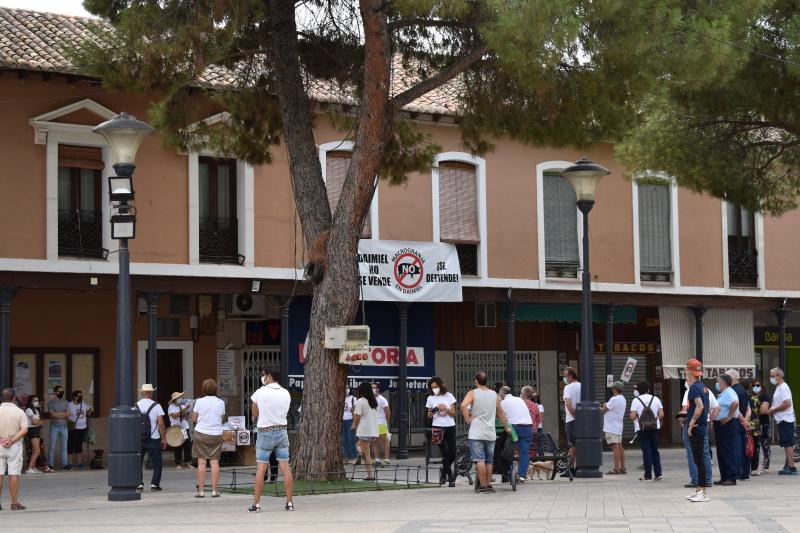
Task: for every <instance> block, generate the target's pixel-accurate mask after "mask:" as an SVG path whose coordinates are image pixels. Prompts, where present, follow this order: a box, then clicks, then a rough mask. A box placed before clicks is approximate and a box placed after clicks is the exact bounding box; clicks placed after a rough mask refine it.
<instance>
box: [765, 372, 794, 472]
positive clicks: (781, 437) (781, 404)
mask: <svg viewBox="0 0 800 533" xmlns="http://www.w3.org/2000/svg"><path fill="white" fill-rule="evenodd" d="M769 382H770V383H772V384H773V385H775V386H776V387H775V392H774V393H773V394H772V407H771V408H770V410H769V414H771V415H772V416H774V417H775V423H776V425H777V426H778V444H780V445H781V447H782V448H783V450H784V452H785V453H786V463H785V464H784V466H783V470H781V471H779V472H778V474H779V475H781V476H796V475H797V467H796V466H795V465H794V422H795V419H794V405H793V404H792V389H790V388H789V385H787V383H786V381H785V380H784V379H783V370H781V369H780V368H773V369H772V370H770V371H769Z"/></svg>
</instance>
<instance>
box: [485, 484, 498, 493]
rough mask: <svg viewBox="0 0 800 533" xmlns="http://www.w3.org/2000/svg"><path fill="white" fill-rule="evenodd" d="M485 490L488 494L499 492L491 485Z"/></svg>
mask: <svg viewBox="0 0 800 533" xmlns="http://www.w3.org/2000/svg"><path fill="white" fill-rule="evenodd" d="M484 488H485V489H486V492H497V491H496V490H494V487H492V486H491V485H489V486H488V487H484Z"/></svg>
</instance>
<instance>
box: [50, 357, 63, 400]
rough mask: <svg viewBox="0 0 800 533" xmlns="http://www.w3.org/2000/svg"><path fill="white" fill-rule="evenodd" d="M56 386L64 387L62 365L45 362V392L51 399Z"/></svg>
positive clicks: (51, 361)
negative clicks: (48, 393)
mask: <svg viewBox="0 0 800 533" xmlns="http://www.w3.org/2000/svg"><path fill="white" fill-rule="evenodd" d="M58 385H61V386H64V363H63V362H61V361H53V360H50V361H48V362H47V390H48V391H49V392H50V396H51V399H52V398H53V397H54V396H53V389H54V388H56V387H57V386H58Z"/></svg>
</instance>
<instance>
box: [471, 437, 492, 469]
mask: <svg viewBox="0 0 800 533" xmlns="http://www.w3.org/2000/svg"><path fill="white" fill-rule="evenodd" d="M469 454H470V456H471V457H472V461H473V462H475V463H486V464H487V465H490V464H492V462H493V460H494V441H493V440H473V439H469Z"/></svg>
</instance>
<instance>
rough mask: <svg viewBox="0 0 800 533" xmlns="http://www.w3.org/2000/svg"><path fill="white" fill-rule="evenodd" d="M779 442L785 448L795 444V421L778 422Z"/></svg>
mask: <svg viewBox="0 0 800 533" xmlns="http://www.w3.org/2000/svg"><path fill="white" fill-rule="evenodd" d="M778 444H780V445H781V446H782V447H783V448H788V447H789V446H794V422H778Z"/></svg>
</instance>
